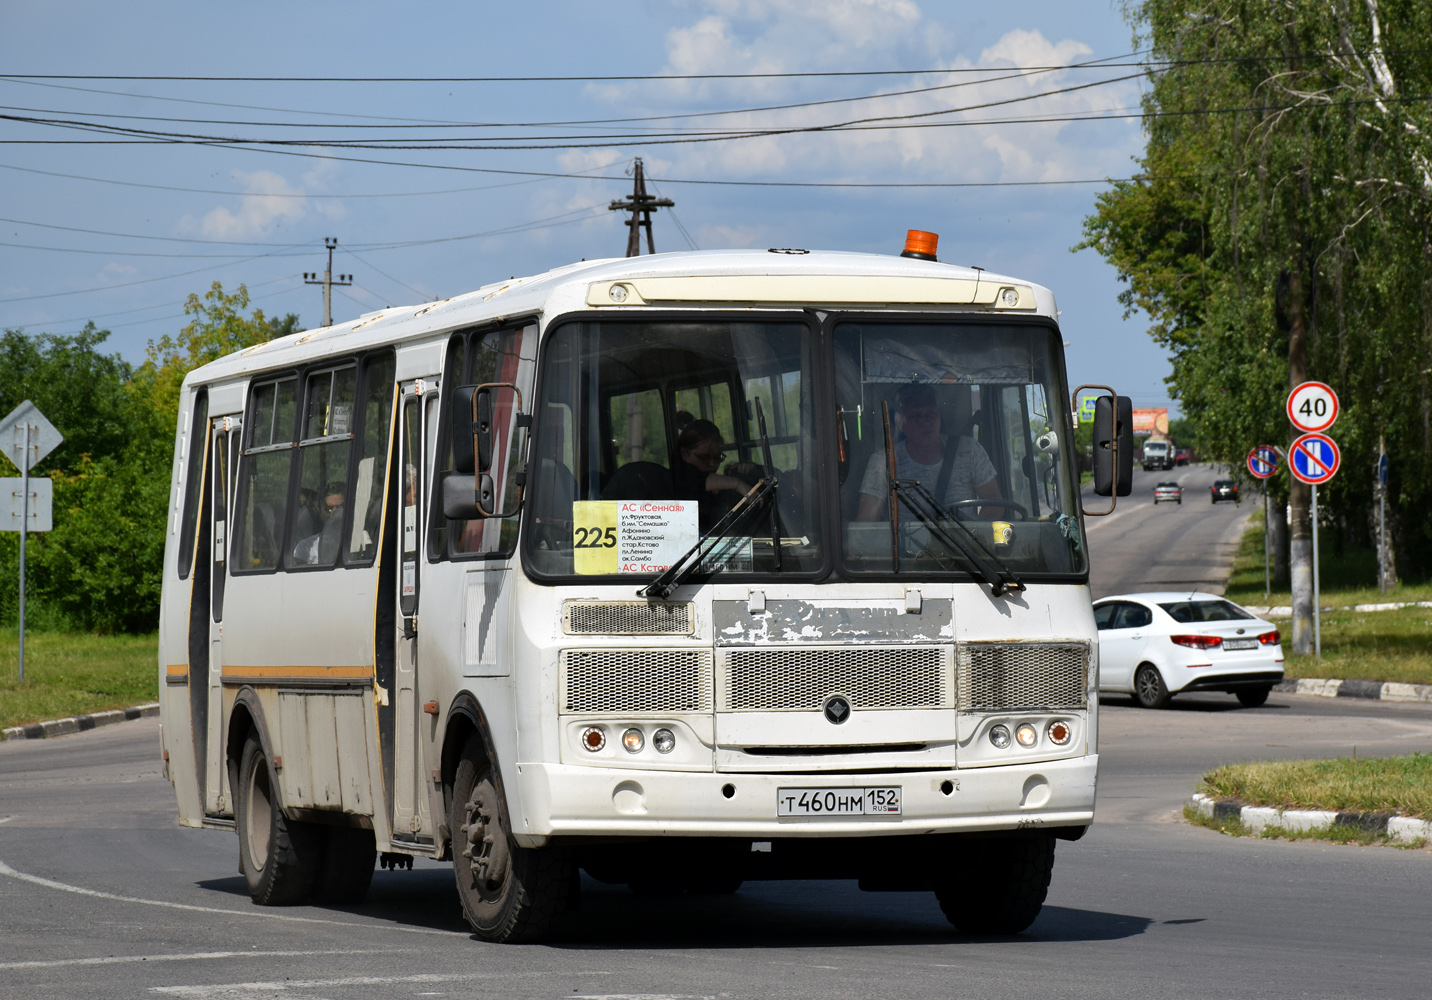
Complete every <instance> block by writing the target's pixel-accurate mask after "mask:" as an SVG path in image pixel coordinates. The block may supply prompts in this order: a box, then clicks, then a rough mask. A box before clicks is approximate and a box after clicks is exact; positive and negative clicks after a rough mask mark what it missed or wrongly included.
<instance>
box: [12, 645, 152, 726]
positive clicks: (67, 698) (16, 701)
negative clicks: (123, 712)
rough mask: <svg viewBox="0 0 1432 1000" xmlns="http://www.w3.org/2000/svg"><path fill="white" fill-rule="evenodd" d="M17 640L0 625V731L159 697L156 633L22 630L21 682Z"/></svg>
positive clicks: (124, 706)
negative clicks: (23, 646) (23, 652)
mask: <svg viewBox="0 0 1432 1000" xmlns="http://www.w3.org/2000/svg"><path fill="white" fill-rule="evenodd" d="M19 640H20V634H19V631H18V630H17V629H14V628H0V729H5V728H9V727H10V726H19V725H23V724H26V723H31V722H44V721H47V720H49V719H63V718H67V717H69V716H72V715H81V714H84V713H87V712H101V711H104V710H105V709H109V708H128V707H129V706H131V705H142V704H144V703H146V702H151V701H155V700H156V699H157V698H158V696H159V671H158V667H157V666H156V663H157V656H158V648H159V640H158V637H157V636H153V635H143V636H133V635H86V634H77V633H68V632H37V633H36V632H30V631H29V630H28V629H27V630H26V633H25V682H24V683H23V684H21V683H20V680H19V667H18V659H19Z"/></svg>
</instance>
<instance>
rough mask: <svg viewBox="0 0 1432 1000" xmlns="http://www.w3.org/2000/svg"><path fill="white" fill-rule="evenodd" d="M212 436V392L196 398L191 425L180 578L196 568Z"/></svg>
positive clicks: (185, 476) (185, 478)
mask: <svg viewBox="0 0 1432 1000" xmlns="http://www.w3.org/2000/svg"><path fill="white" fill-rule="evenodd" d="M208 433H209V391H208V390H207V389H200V390H199V391H198V393H197V394H195V396H194V419H193V420H192V421H191V422H190V425H189V437H188V440H187V442H186V443H187V446H188V448H189V454H188V463H189V464H188V468H187V470H186V471H185V473H184V509H183V521H182V522H181V523H180V528H179V567H178V568H179V579H181V580H186V579H188V578H189V568H190V567H191V566H193V565H194V526H195V525H196V524H197V523H198V521H199V484H200V483H201V482H203V477H204V464H203V463H204V448H205V445H207V444H208Z"/></svg>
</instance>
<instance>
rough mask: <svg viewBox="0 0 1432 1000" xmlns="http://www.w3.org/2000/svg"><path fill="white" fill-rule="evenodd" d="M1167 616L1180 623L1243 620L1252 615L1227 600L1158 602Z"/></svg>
mask: <svg viewBox="0 0 1432 1000" xmlns="http://www.w3.org/2000/svg"><path fill="white" fill-rule="evenodd" d="M1159 607H1161V608H1163V609H1164V610H1165V611H1167V612H1168V613H1169V617H1170V618H1172V619H1173V620H1174V621H1176V622H1178V623H1179V624H1181V625H1189V624H1198V623H1199V622H1229V621H1243V620H1246V619H1249V618H1252V617H1253V616H1252V615H1250V614H1249V613H1248V612H1246V611H1244V610H1243V609H1242V608H1240V607H1239V606H1238V605H1236V604H1230V603H1229V602H1228V601H1176V602H1174V603H1172V604H1160V605H1159Z"/></svg>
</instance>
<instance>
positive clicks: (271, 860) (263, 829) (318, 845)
mask: <svg viewBox="0 0 1432 1000" xmlns="http://www.w3.org/2000/svg"><path fill="white" fill-rule="evenodd" d="M238 798H239V801H238V803H237V805H238V810H237V816H236V819H237V822H236V823H235V825H236V826H237V827H238V831H239V871H240V872H241V873H242V874H243V876H244V882H245V883H246V884H247V885H248V889H249V895H250V896H251V897H253V901H254V902H255V903H258V904H259V905H261V906H284V905H288V904H291V903H301V902H303V901H304V900H306V899H307V898H308V895H309V893H310V892H311V891H312V889H313V881H314V879H315V878H316V877H317V875H318V871H319V867H320V865H321V861H322V851H323V838H322V833H323V831H322V830H320V829H316V828H315V827H313V826H311V825H310V824H308V823H300V822H297V821H295V820H291V819H289V818H288V817H286V816H284V814H283V808H282V806H280V805H279V802H278V795H277V794H276V790H275V788H274V782H273V772H272V770H271V769H270V768H269V762H268V757H267V755H265V753H264V748H263V744H262V743H260V742H259V740H258V737H256V736H253V735H250V736H249V738H248V740H247V741H246V742H245V743H244V750H243V756H242V757H241V758H239V796H238Z"/></svg>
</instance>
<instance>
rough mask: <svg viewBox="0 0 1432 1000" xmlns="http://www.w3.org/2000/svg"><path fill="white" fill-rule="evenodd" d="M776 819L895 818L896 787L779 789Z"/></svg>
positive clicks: (897, 804) (898, 808)
mask: <svg viewBox="0 0 1432 1000" xmlns="http://www.w3.org/2000/svg"><path fill="white" fill-rule="evenodd" d="M776 815H777V816H899V815H900V786H899V785H880V786H879V787H876V788H780V789H777V790H776Z"/></svg>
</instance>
